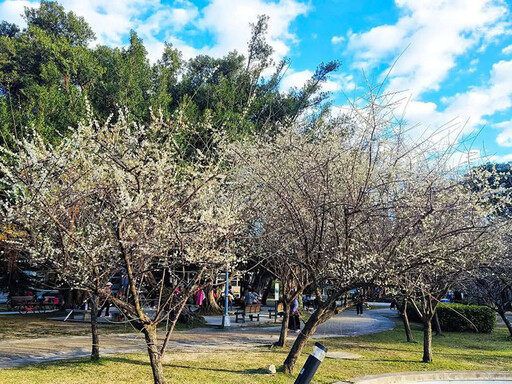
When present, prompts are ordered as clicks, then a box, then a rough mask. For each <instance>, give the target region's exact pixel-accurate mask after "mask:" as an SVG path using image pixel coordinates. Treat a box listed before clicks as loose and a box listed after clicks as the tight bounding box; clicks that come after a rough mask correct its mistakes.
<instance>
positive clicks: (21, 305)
mask: <svg viewBox="0 0 512 384" xmlns="http://www.w3.org/2000/svg"><path fill="white" fill-rule="evenodd" d="M8 307H9V308H10V309H12V310H17V311H19V312H20V313H22V312H35V311H40V310H41V309H40V306H39V303H38V302H37V300H36V298H35V297H34V296H11V299H10V301H9V303H8Z"/></svg>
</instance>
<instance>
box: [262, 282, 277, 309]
mask: <svg viewBox="0 0 512 384" xmlns="http://www.w3.org/2000/svg"><path fill="white" fill-rule="evenodd" d="M273 287H274V279H272V277H270V280H269V281H268V284H267V288H265V291H264V292H263V295H262V296H261V305H267V299H268V295H270V292H272V288H273Z"/></svg>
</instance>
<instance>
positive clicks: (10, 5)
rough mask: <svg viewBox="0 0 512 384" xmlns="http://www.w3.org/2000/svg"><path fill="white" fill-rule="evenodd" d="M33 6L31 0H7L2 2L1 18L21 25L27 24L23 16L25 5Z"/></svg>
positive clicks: (0, 8)
mask: <svg viewBox="0 0 512 384" xmlns="http://www.w3.org/2000/svg"><path fill="white" fill-rule="evenodd" d="M30 6H32V3H30V1H25V0H6V1H4V2H2V3H0V15H1V16H0V20H7V21H8V22H9V23H14V24H17V25H20V26H25V25H26V24H25V20H23V17H22V16H21V15H22V14H23V11H24V9H25V7H30Z"/></svg>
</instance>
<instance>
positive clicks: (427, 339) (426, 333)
mask: <svg viewBox="0 0 512 384" xmlns="http://www.w3.org/2000/svg"><path fill="white" fill-rule="evenodd" d="M423 362H424V363H431V362H432V318H431V317H425V318H424V320H423Z"/></svg>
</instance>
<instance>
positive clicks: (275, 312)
mask: <svg viewBox="0 0 512 384" xmlns="http://www.w3.org/2000/svg"><path fill="white" fill-rule="evenodd" d="M283 315H284V305H283V303H281V302H277V301H276V305H275V308H271V309H269V310H268V318H269V319H271V318H272V316H273V317H274V323H275V322H277V316H281V317H283Z"/></svg>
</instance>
